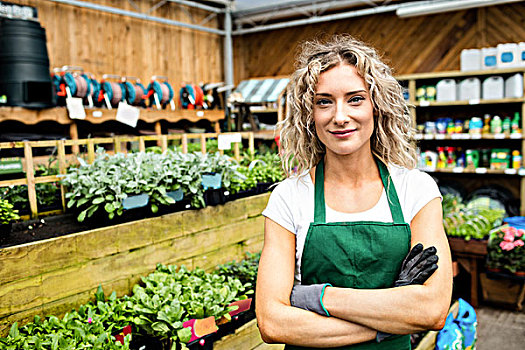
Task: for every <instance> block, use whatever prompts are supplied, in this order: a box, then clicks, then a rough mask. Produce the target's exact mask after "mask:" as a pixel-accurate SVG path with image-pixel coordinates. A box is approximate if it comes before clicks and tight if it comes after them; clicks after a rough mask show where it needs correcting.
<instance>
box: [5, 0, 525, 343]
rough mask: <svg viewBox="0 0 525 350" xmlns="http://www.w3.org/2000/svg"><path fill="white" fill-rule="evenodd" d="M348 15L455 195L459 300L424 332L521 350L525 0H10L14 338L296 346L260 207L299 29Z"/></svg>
mask: <svg viewBox="0 0 525 350" xmlns="http://www.w3.org/2000/svg"><path fill="white" fill-rule="evenodd" d="M333 34H350V35H351V36H353V37H355V38H357V39H359V40H361V41H363V42H365V43H367V44H369V45H371V46H372V47H374V48H375V49H376V50H377V51H378V53H379V54H380V56H381V58H382V59H383V60H384V61H385V62H386V63H387V64H388V65H389V66H390V67H391V68H392V72H393V75H394V77H395V78H396V79H397V81H398V82H399V84H400V85H401V87H402V90H403V97H404V99H405V100H406V102H407V103H408V106H409V107H408V112H409V114H410V117H411V120H412V123H413V128H414V133H413V137H412V138H413V140H412V141H413V142H414V143H416V145H417V168H418V169H419V170H421V171H422V172H425V173H427V174H429V175H430V176H432V178H433V179H434V180H435V182H436V183H437V185H438V187H439V190H440V192H441V194H442V196H443V199H442V206H443V226H444V230H445V233H446V235H447V239H448V243H449V245H450V249H451V253H452V260H453V270H454V272H453V274H454V286H453V293H452V294H453V295H452V303H451V305H450V310H449V311H450V314H451V315H452V316H451V318H450V320H447V323H446V324H445V327H444V328H443V330H442V331H424V332H419V333H416V334H412V335H411V343H412V348H413V349H417V350H429V349H434V348H435V349H451V348H452V343H453V342H454V341H455V342H456V344H458V342H459V344H460V345H461V347H458V348H457V349H474V348H477V349H478V350H486V349H494V348H496V346H499V347H503V348H504V349H511V350H512V349H522V348H523V341H525V311H524V310H523V302H524V299H525V247H524V246H523V245H524V244H523V237H522V235H523V233H524V231H523V230H525V158H524V156H525V136H524V133H525V96H524V90H525V84H524V73H525V1H520V0H425V1H415V0H339V1H334V0H312V1H306V0H203V1H190V0H121V1H116V0H89V1H88V0H81V1H77V0H8V1H3V0H1V1H0V349H87V348H93V349H224V350H227V349H234V350H269V349H274V350H281V349H283V348H284V347H283V345H281V344H266V343H264V342H263V340H262V338H261V335H260V333H259V330H258V328H257V322H256V315H255V301H254V300H255V293H254V291H255V284H256V278H257V269H258V263H259V258H260V253H261V250H262V247H263V243H264V222H265V219H264V216H263V215H262V212H263V210H264V209H265V207H266V205H267V203H268V200H269V198H270V194H271V191H272V190H273V188H274V186H273V185H274V184H276V183H278V182H280V181H282V180H284V179H285V177H286V175H285V172H284V171H283V170H282V166H281V159H280V155H279V150H280V133H279V132H280V125H281V124H280V122H282V121H283V120H284V119H285V118H286V116H287V112H289V111H288V109H289V108H290V107H289V105H287V103H286V102H287V101H289V100H290V96H289V95H290V92H289V91H288V90H287V87H289V86H290V82H291V75H292V73H293V72H294V69H295V66H294V62H295V57H296V55H297V53H298V48H299V47H300V44H301V43H302V42H304V41H306V40H309V39H314V38H318V39H320V40H323V39H326V38H329V37H330V36H332V35H333ZM323 307H324V306H323ZM449 321H450V322H449ZM454 327H455V328H454ZM454 332H456V333H454ZM453 335H454V336H455V337H454V336H453ZM447 342H448V343H447ZM447 346H450V347H447Z"/></svg>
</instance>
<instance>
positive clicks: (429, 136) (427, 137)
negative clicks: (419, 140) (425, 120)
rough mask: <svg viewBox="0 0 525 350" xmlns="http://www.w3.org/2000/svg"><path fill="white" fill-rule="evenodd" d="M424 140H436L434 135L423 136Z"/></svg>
mask: <svg viewBox="0 0 525 350" xmlns="http://www.w3.org/2000/svg"><path fill="white" fill-rule="evenodd" d="M423 139H425V140H433V139H434V135H432V134H425V135H423Z"/></svg>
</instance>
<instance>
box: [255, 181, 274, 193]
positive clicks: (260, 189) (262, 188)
mask: <svg viewBox="0 0 525 350" xmlns="http://www.w3.org/2000/svg"><path fill="white" fill-rule="evenodd" d="M273 184H274V182H260V183H258V184H257V194H261V193H266V192H268V191H270V187H271V186H272V185H273Z"/></svg>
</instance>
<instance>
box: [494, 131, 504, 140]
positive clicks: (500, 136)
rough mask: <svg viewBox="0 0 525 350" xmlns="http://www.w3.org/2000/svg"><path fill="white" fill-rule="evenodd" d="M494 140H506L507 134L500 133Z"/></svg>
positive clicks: (495, 135)
mask: <svg viewBox="0 0 525 350" xmlns="http://www.w3.org/2000/svg"><path fill="white" fill-rule="evenodd" d="M494 138H495V139H498V140H501V139H504V138H505V134H504V133H501V132H499V133H497V134H494Z"/></svg>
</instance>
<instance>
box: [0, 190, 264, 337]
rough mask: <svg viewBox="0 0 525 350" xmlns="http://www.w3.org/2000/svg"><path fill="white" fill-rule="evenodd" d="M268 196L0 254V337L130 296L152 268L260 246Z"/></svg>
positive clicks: (216, 259)
mask: <svg viewBox="0 0 525 350" xmlns="http://www.w3.org/2000/svg"><path fill="white" fill-rule="evenodd" d="M269 196H270V195H269V194H261V195H258V196H254V197H248V198H244V199H239V200H236V201H233V202H229V203H226V204H225V205H220V206H215V207H207V208H204V209H201V210H190V211H183V212H178V213H173V214H168V215H164V216H160V217H157V218H150V219H145V220H139V221H134V222H129V223H125V224H121V225H116V226H109V227H105V228H100V229H96V230H92V231H85V232H81V233H77V234H73V235H68V236H63V237H59V238H54V239H49V240H46V241H41V242H35V243H32V244H26V245H21V246H14V247H8V248H5V249H1V250H0V335H2V334H6V333H7V332H8V331H9V328H10V326H11V324H12V323H13V322H15V321H18V322H19V323H26V322H27V321H31V320H32V319H33V317H34V315H41V316H45V315H49V314H54V315H61V314H63V313H64V312H67V311H69V310H70V309H71V308H74V307H78V306H79V305H80V304H82V303H85V302H87V301H88V300H90V299H92V298H93V294H94V293H95V291H96V289H97V286H98V285H102V287H103V288H104V290H105V292H106V293H107V294H108V295H109V293H111V292H112V291H115V292H116V293H117V294H118V295H119V296H121V295H124V294H129V293H131V291H132V288H133V285H135V284H136V283H138V282H140V277H141V276H145V275H147V274H149V273H150V272H152V271H153V270H154V269H155V266H156V264H157V263H163V264H166V265H169V264H177V265H181V264H185V265H186V266H187V267H188V268H195V267H201V268H204V269H207V270H212V269H214V268H215V266H217V265H218V264H221V263H225V262H227V261H231V260H233V259H235V260H240V259H242V257H243V256H244V253H245V252H246V251H250V252H257V251H260V250H261V249H262V243H263V231H264V218H263V216H262V215H261V213H262V211H263V209H264V208H265V207H266V204H267V202H268V198H269Z"/></svg>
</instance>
